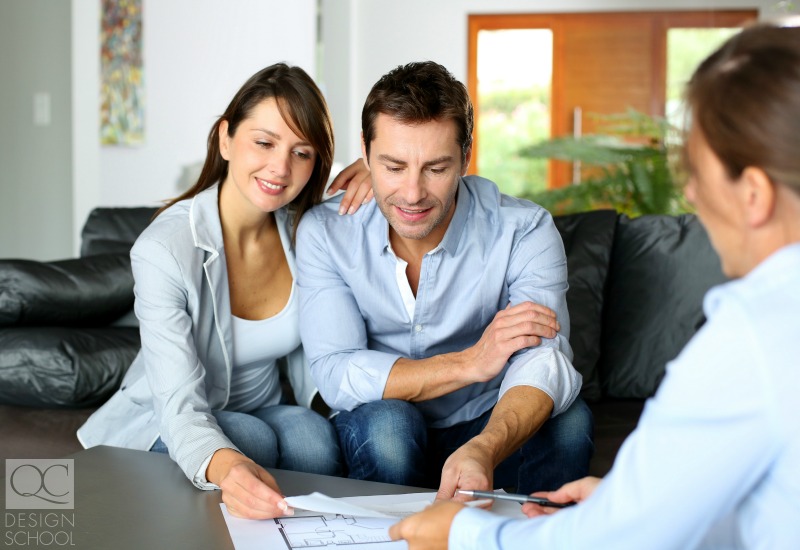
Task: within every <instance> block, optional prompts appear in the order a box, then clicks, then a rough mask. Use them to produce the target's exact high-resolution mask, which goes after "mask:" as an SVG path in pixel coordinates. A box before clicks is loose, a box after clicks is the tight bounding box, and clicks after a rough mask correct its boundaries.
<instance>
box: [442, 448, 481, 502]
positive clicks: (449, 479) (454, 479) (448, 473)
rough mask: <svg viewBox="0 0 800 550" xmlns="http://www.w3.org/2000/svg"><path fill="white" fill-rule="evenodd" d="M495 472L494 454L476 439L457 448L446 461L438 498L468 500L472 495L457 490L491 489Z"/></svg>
mask: <svg viewBox="0 0 800 550" xmlns="http://www.w3.org/2000/svg"><path fill="white" fill-rule="evenodd" d="M493 474H494V454H493V453H492V452H491V449H489V448H487V447H485V446H484V445H482V444H481V443H479V442H477V441H476V440H475V439H472V440H470V441H467V442H466V443H465V444H464V445H462V446H461V447H459V448H458V449H456V451H455V452H454V453H453V454H451V455H450V456H449V457H448V458H447V460H446V461H445V463H444V468H442V481H441V483H440V484H439V491H438V492H437V493H436V500H450V499H455V500H457V501H466V500H469V498H470V497H467V496H464V495H459V494H456V491H457V490H459V489H461V490H468V491H491V490H492V482H493Z"/></svg>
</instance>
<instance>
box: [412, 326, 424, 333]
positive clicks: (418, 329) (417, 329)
mask: <svg viewBox="0 0 800 550" xmlns="http://www.w3.org/2000/svg"><path fill="white" fill-rule="evenodd" d="M414 330H415V331H417V332H422V325H414Z"/></svg>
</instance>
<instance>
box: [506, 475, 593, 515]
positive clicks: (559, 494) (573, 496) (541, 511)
mask: <svg viewBox="0 0 800 550" xmlns="http://www.w3.org/2000/svg"><path fill="white" fill-rule="evenodd" d="M601 481H602V479H600V478H598V477H585V478H583V479H579V480H578V481H572V482H570V483H567V484H565V485H563V486H562V487H561V488H560V489H557V490H555V491H551V492H549V493H548V492H540V493H534V494H533V496H537V497H544V498H546V499H548V500H551V501H553V502H582V501H584V500H586V499H587V498H589V496H590V495H591V494H592V493H593V492H594V490H595V489H597V486H598V485H600V482H601ZM559 510H561V508H551V507H549V506H539V505H538V504H533V503H532V502H526V503H525V504H523V505H522V512H523V513H524V514H525V515H526V516H528V517H529V518H532V517H536V516H542V515H545V514H553V513H555V512H558V511H559Z"/></svg>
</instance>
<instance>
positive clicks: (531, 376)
mask: <svg viewBox="0 0 800 550" xmlns="http://www.w3.org/2000/svg"><path fill="white" fill-rule="evenodd" d="M581 383H582V377H581V375H580V373H579V372H578V371H576V370H575V368H574V367H573V366H572V363H571V362H570V361H569V359H567V357H566V356H565V355H564V354H563V353H562V352H561V351H559V350H555V349H552V348H541V349H536V350H533V351H532V352H529V353H526V354H523V355H521V356H519V357H517V358H515V359H514V360H513V362H512V363H511V365H509V367H508V370H507V371H506V375H505V377H504V378H503V381H502V383H501V384H500V394H499V395H498V399H500V398H502V397H503V395H504V394H505V393H506V392H507V391H508V390H510V389H511V388H513V387H515V386H532V387H534V388H537V389H540V390H542V391H543V392H545V393H546V394H547V395H549V396H550V398H551V399H552V400H553V412H552V414H551V416H557V415H559V414H561V413H562V412H564V411H566V410H567V409H568V408H569V406H570V405H572V402H573V401H575V399H576V398H577V397H578V393H579V392H580V389H581Z"/></svg>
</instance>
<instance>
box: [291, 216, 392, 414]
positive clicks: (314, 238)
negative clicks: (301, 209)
mask: <svg viewBox="0 0 800 550" xmlns="http://www.w3.org/2000/svg"><path fill="white" fill-rule="evenodd" d="M297 290H298V297H299V301H300V320H301V321H300V338H301V340H302V341H303V347H304V349H305V352H306V355H307V357H308V361H309V364H310V368H311V376H312V377H313V378H314V383H315V384H316V385H317V387H318V388H319V391H320V394H321V395H322V398H323V399H324V400H325V402H326V403H327V404H328V406H329V407H331V409H333V410H334V411H341V410H346V411H349V410H353V409H354V408H356V407H357V406H359V405H361V404H364V403H368V402H371V401H377V400H380V399H381V398H382V397H383V391H384V388H385V387H386V381H387V379H388V378H389V372H390V371H391V370H392V366H393V365H394V363H395V362H396V361H397V360H398V359H399V358H400V355H397V354H392V353H385V352H381V351H373V350H369V349H367V348H368V345H367V342H368V340H367V329H366V326H365V323H364V319H363V317H362V315H361V311H360V310H359V307H358V303H357V302H356V299H355V297H354V295H353V292H352V290H351V289H350V287H349V286H348V285H347V283H346V282H345V281H344V280H343V279H342V277H341V275H340V274H339V272H338V270H337V269H336V267H335V266H334V265H333V264H332V262H331V254H330V251H329V250H328V243H327V235H326V231H325V226H324V223H323V222H322V221H321V220H320V219H318V218H317V217H316V216H315V215H314V212H309V213H308V214H307V215H305V216H304V217H303V220H302V222H301V223H300V226H299V228H298V234H297Z"/></svg>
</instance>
